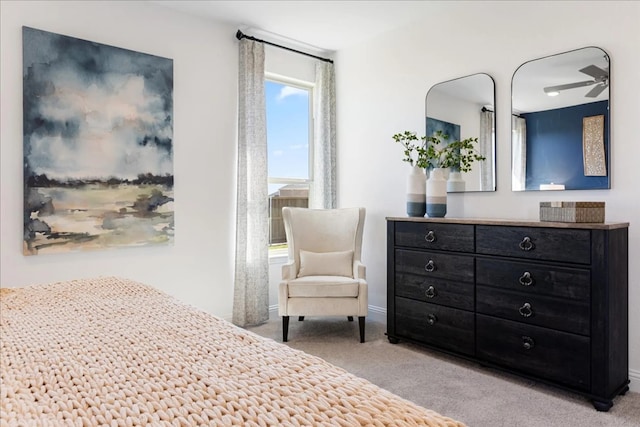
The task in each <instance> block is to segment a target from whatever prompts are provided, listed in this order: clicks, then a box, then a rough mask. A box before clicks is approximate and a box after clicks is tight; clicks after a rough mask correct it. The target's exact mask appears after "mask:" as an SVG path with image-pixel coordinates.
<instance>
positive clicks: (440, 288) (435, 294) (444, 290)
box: [396, 273, 474, 310]
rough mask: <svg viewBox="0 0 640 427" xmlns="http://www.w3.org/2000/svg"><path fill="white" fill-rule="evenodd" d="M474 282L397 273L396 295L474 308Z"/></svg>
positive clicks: (464, 308) (463, 307)
mask: <svg viewBox="0 0 640 427" xmlns="http://www.w3.org/2000/svg"><path fill="white" fill-rule="evenodd" d="M473 294H474V287H473V282H470V283H465V282H452V281H449V280H440V279H431V278H426V277H424V276H423V275H416V274H410V273H396V295H397V296H401V297H406V298H411V299H416V300H420V301H425V302H430V303H433V304H440V305H446V306H449V307H455V308H461V309H463V310H473V307H474V304H473V298H474V296H473Z"/></svg>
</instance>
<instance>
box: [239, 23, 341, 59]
mask: <svg viewBox="0 0 640 427" xmlns="http://www.w3.org/2000/svg"><path fill="white" fill-rule="evenodd" d="M236 38H237V39H238V40H242V39H249V40H253V41H254V42H260V43H264V44H268V45H270V46H275V47H279V48H280V49H285V50H288V51H291V52H295V53H299V54H301V55H306V56H310V57H312V58H315V59H319V60H320V61H324V62H329V63H331V64H333V60H332V59H329V58H322V57H320V56H316V55H312V54H310V53H307V52H302V51H299V50H295V49H291V48H290V47H286V46H281V45H279V44H275V43H271V42H268V41H266V40H260V39H257V38H255V37H253V36H248V35H246V34H244V33H243V32H242V31H240V30H238V32H237V33H236Z"/></svg>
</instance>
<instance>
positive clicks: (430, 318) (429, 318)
mask: <svg viewBox="0 0 640 427" xmlns="http://www.w3.org/2000/svg"><path fill="white" fill-rule="evenodd" d="M437 321H438V318H437V317H436V315H435V314H430V315H428V316H427V323H428V324H429V325H430V326H433V325H435V324H436V322H437Z"/></svg>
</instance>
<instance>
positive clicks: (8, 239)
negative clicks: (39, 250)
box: [0, 1, 238, 318]
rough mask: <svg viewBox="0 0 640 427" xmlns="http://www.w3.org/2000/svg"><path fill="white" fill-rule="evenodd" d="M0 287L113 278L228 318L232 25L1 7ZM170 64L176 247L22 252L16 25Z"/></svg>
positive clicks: (110, 5) (80, 9)
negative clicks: (148, 287)
mask: <svg viewBox="0 0 640 427" xmlns="http://www.w3.org/2000/svg"><path fill="white" fill-rule="evenodd" d="M0 5H1V8H2V9H1V13H0V15H1V25H0V28H1V31H2V32H1V34H0V35H1V37H0V40H1V49H0V50H1V55H2V57H1V67H2V68H1V70H0V75H1V86H2V97H1V104H0V111H1V115H0V120H1V133H0V161H1V164H0V166H1V167H0V197H1V199H0V201H1V205H0V206H1V210H0V230H1V235H2V238H1V246H0V249H1V258H0V273H1V274H0V284H1V285H2V286H22V285H26V284H32V283H43V282H51V281H58V280H68V279H73V278H81V277H95V276H106V275H118V276H123V277H127V278H130V279H134V280H138V281H141V282H144V283H147V284H150V285H154V286H156V287H158V288H160V289H162V290H164V291H166V292H168V293H170V294H173V295H176V296H178V297H179V298H180V299H181V300H183V301H185V302H187V303H190V304H193V305H195V306H198V307H200V308H202V309H205V310H207V311H209V312H211V313H214V314H217V315H220V316H223V317H226V318H228V317H230V314H231V304H232V299H233V298H232V296H233V250H234V243H233V242H234V230H235V208H234V206H235V170H236V167H235V165H236V129H237V122H236V115H237V113H236V112H237V101H236V99H237V72H238V71H237V67H238V65H237V64H238V56H237V40H236V38H235V31H236V29H237V28H235V27H230V26H225V25H220V24H216V23H212V22H208V21H205V20H202V19H199V18H197V17H189V16H186V15H181V14H179V13H176V12H174V11H172V10H170V9H167V8H165V7H161V6H157V5H153V4H149V3H146V2H93V1H92V2H69V1H59V2H53V1H52V2H32V1H24V2H17V1H16V2H13V1H11V2H5V1H3V2H1V3H0ZM23 25H25V26H29V27H34V28H37V29H41V30H46V31H51V32H55V33H59V34H64V35H69V36H73V37H77V38H82V39H86V40H91V41H95V42H99V43H104V44H108V45H113V46H118V47H122V48H127V49H131V50H135V51H139V52H144V53H149V54H154V55H159V56H163V57H166V58H172V59H173V61H174V63H173V65H174V92H173V96H174V174H175V188H174V189H175V200H176V203H175V229H176V234H175V244H174V245H172V246H162V247H150V248H126V249H125V248H123V249H113V250H107V251H96V252H74V253H64V254H56V255H54V254H51V255H38V256H30V257H25V256H23V255H22V213H21V211H22V187H21V185H22V184H21V183H22V33H21V27H22V26H23Z"/></svg>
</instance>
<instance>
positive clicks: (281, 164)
mask: <svg viewBox="0 0 640 427" xmlns="http://www.w3.org/2000/svg"><path fill="white" fill-rule="evenodd" d="M265 97H266V107H267V146H268V154H267V155H268V165H269V166H268V173H269V177H273V178H300V179H308V178H309V90H307V89H300V88H297V87H293V86H289V85H286V84H284V83H279V82H274V81H269V80H267V81H265ZM280 186H281V185H275V186H273V185H269V193H271V192H272V190H274V189H277V188H278V187H280Z"/></svg>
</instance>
